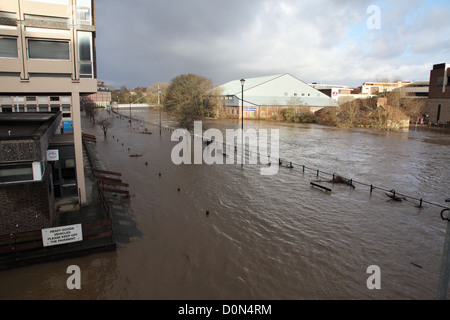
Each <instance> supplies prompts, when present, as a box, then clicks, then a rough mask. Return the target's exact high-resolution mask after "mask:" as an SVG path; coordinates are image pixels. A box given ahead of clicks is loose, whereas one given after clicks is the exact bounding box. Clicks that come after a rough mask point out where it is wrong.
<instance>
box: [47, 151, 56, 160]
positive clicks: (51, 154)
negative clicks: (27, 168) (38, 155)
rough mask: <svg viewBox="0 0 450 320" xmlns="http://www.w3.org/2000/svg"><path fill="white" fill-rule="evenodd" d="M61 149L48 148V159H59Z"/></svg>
mask: <svg viewBox="0 0 450 320" xmlns="http://www.w3.org/2000/svg"><path fill="white" fill-rule="evenodd" d="M58 160H59V150H47V161H58Z"/></svg>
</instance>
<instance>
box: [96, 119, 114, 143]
mask: <svg viewBox="0 0 450 320" xmlns="http://www.w3.org/2000/svg"><path fill="white" fill-rule="evenodd" d="M97 125H98V126H99V127H100V129H102V131H103V135H104V136H105V138H106V136H107V135H108V130H109V129H110V128H111V127H112V119H111V118H102V119H100V120H98V121H97Z"/></svg>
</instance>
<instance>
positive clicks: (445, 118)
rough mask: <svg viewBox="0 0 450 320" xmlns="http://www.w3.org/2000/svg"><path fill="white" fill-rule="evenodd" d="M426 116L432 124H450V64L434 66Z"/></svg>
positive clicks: (431, 73)
mask: <svg viewBox="0 0 450 320" xmlns="http://www.w3.org/2000/svg"><path fill="white" fill-rule="evenodd" d="M426 115H427V116H428V118H429V120H430V121H431V122H432V123H436V124H446V123H449V122H450V63H440V64H436V65H434V66H433V70H431V72H430V89H429V95H428V101H427V107H426Z"/></svg>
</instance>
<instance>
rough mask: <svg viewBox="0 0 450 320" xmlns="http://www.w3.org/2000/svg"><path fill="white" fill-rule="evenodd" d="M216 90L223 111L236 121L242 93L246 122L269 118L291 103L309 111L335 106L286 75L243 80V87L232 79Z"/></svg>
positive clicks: (326, 98) (320, 94) (327, 98)
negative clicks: (220, 95)
mask: <svg viewBox="0 0 450 320" xmlns="http://www.w3.org/2000/svg"><path fill="white" fill-rule="evenodd" d="M219 90H221V94H222V112H223V113H225V114H226V115H228V116H234V117H239V118H241V113H242V112H241V109H242V91H243V94H244V99H243V104H244V115H243V116H244V118H245V119H270V118H272V117H274V116H276V115H277V114H278V113H279V112H280V110H281V109H283V108H287V107H288V106H291V105H292V104H293V103H295V105H297V106H306V107H308V108H309V109H310V110H311V111H312V112H316V111H319V110H321V109H323V108H325V107H337V106H338V104H337V102H336V100H333V99H332V98H330V97H329V96H327V95H326V94H324V93H322V92H320V91H318V90H316V89H314V88H312V87H311V86H309V85H308V84H306V83H305V82H303V81H301V80H299V79H297V78H295V77H294V76H292V75H290V74H287V73H286V74H279V75H273V76H266V77H258V78H250V79H245V84H244V87H243V88H242V84H241V81H240V80H234V81H231V82H228V83H226V84H224V85H222V86H219Z"/></svg>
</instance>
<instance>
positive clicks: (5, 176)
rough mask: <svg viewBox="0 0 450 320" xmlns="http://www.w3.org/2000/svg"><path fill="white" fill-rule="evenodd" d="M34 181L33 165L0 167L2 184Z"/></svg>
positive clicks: (0, 181)
mask: <svg viewBox="0 0 450 320" xmlns="http://www.w3.org/2000/svg"><path fill="white" fill-rule="evenodd" d="M32 180H33V166H32V164H31V163H26V164H11V165H1V166H0V183H5V182H18V181H32Z"/></svg>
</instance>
